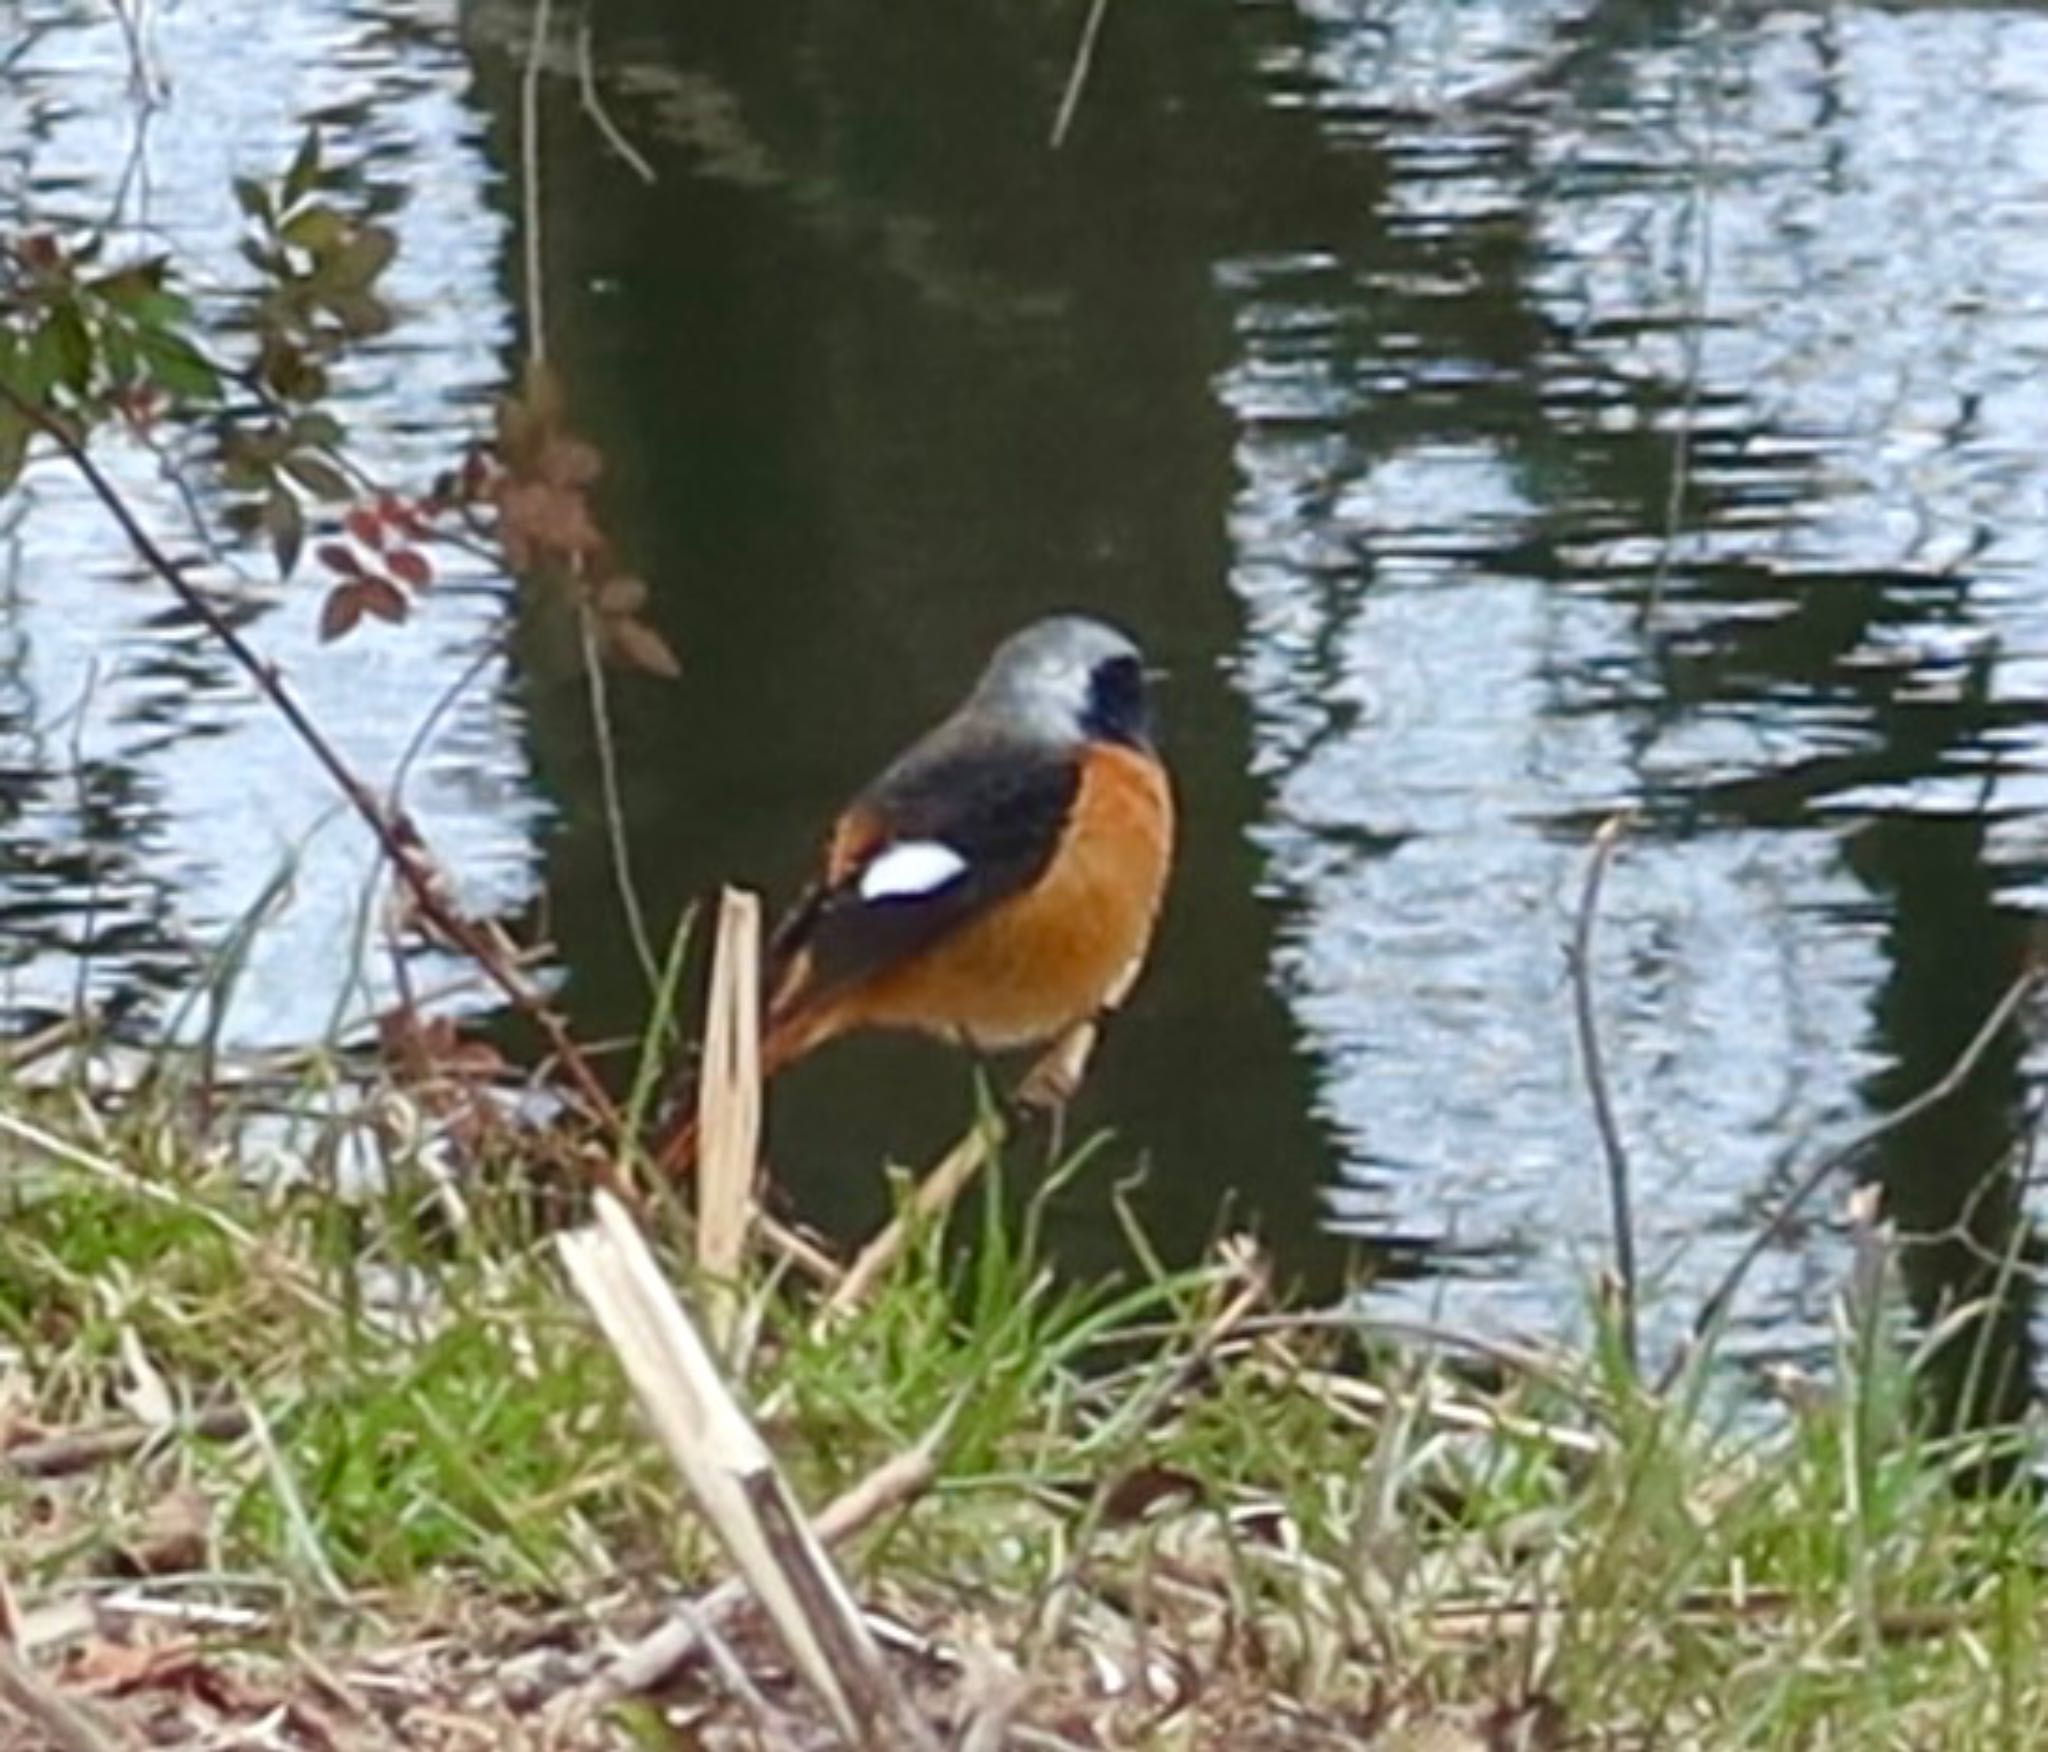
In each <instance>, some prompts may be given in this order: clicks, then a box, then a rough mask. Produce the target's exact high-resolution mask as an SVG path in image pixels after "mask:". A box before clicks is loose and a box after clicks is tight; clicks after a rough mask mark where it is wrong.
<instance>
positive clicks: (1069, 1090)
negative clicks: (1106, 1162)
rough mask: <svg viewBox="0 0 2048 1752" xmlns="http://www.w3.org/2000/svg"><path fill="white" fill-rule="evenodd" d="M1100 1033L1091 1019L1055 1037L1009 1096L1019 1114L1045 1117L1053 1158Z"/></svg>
mask: <svg viewBox="0 0 2048 1752" xmlns="http://www.w3.org/2000/svg"><path fill="white" fill-rule="evenodd" d="M1100 1033H1101V1029H1100V1027H1099V1026H1098V1024H1097V1021H1096V1019H1095V1018H1093V1017H1090V1018H1088V1019H1087V1020H1085V1021H1081V1022H1076V1023H1073V1024H1072V1025H1071V1026H1070V1027H1068V1028H1067V1029H1066V1030H1065V1031H1064V1032H1062V1033H1060V1034H1059V1035H1057V1036H1055V1037H1054V1039H1053V1043H1052V1045H1051V1046H1049V1047H1047V1048H1046V1050H1045V1052H1044V1054H1043V1055H1042V1056H1041V1057H1040V1058H1039V1060H1038V1062H1037V1063H1036V1064H1034V1065H1033V1066H1032V1067H1031V1069H1030V1070H1029V1071H1027V1072H1025V1074H1024V1080H1023V1081H1022V1082H1020V1083H1019V1084H1018V1085H1017V1088H1016V1091H1015V1092H1014V1093H1013V1094H1012V1095H1011V1097H1010V1100H1011V1104H1012V1105H1013V1106H1015V1107H1016V1108H1018V1109H1019V1110H1020V1111H1022V1112H1026V1113H1043V1114H1045V1115H1047V1116H1048V1117H1047V1123H1048V1126H1049V1130H1050V1140H1049V1148H1050V1153H1051V1154H1052V1156H1054V1157H1055V1158H1057V1157H1058V1156H1059V1154H1060V1153H1061V1151H1062V1150H1063V1149H1064V1148H1065V1144H1066V1128H1067V1104H1068V1103H1069V1102H1071V1101H1072V1100H1073V1099H1074V1097H1075V1096H1076V1095H1078V1094H1079V1093H1080V1091H1081V1083H1082V1080H1083V1079H1084V1078H1085V1077H1086V1076H1087V1074H1088V1061H1089V1060H1090V1059H1091V1058H1092V1057H1093V1056H1094V1053H1095V1043H1096V1040H1097V1038H1098V1037H1099V1035H1100Z"/></svg>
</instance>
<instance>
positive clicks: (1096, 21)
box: [1051, 0, 1109, 152]
mask: <svg viewBox="0 0 2048 1752" xmlns="http://www.w3.org/2000/svg"><path fill="white" fill-rule="evenodd" d="M1108 11H1109V0H1092V4H1091V5H1090V6H1089V8H1088V19H1087V22H1086V23H1084V24H1083V25H1082V26H1081V40H1080V42H1079V43H1077V44H1076V45H1075V47H1074V64H1073V66H1072V67H1071V68H1069V69H1068V71H1067V88H1066V90H1065V91H1063V92H1061V93H1060V110H1059V114H1058V115H1056V116H1054V117H1053V122H1052V140H1051V146H1052V149H1053V150H1054V151H1055V152H1057V151H1058V150H1059V149H1060V148H1061V147H1062V146H1064V145H1065V144H1066V141H1067V130H1068V129H1069V128H1071V127H1072V126H1073V125H1074V112H1075V111H1076V110H1078V109H1079V108H1080V107H1081V92H1082V90H1083V89H1084V88H1085V87H1086V85H1087V84H1088V72H1089V69H1090V68H1092V67H1093V66H1094V65H1095V39H1096V38H1097V37H1098V36H1100V35H1101V34H1102V20H1103V17H1104V15H1105V14H1106V13H1107V12H1108Z"/></svg>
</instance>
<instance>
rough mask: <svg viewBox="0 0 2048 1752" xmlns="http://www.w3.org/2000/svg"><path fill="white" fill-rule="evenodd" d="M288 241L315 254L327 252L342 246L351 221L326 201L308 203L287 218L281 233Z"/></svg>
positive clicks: (347, 236)
mask: <svg viewBox="0 0 2048 1752" xmlns="http://www.w3.org/2000/svg"><path fill="white" fill-rule="evenodd" d="M278 235H279V236H280V237H282V238H283V239H284V240H285V242H286V243H289V244H292V245H293V246H295V247H296V248H299V249H303V250H307V251H310V252H311V253H312V254H313V255H315V256H326V255H328V254H331V253H332V252H334V251H336V250H339V249H341V248H342V246H343V245H344V244H346V243H347V242H348V240H349V223H348V221H347V220H346V219H344V218H343V217H342V216H341V215H340V214H339V213H337V212H336V211H335V210H334V209H333V208H332V207H330V206H328V205H327V204H326V203H325V202H321V203H318V204H316V205H314V206H311V207H308V208H307V209H306V210H305V211H304V212H303V213H294V214H293V215H292V216H291V217H290V218H289V219H287V220H286V221H285V222H284V228H283V229H282V230H281V231H280V232H279V233H278Z"/></svg>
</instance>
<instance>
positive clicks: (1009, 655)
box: [967, 614, 1143, 742]
mask: <svg viewBox="0 0 2048 1752" xmlns="http://www.w3.org/2000/svg"><path fill="white" fill-rule="evenodd" d="M1120 659H1121V660H1124V661H1127V662H1132V663H1142V661H1143V657H1142V654H1141V653H1140V652H1139V650H1138V647H1137V646H1136V645H1135V644H1134V643H1133V642H1132V641H1131V640H1130V638H1129V637H1128V636H1126V635H1125V634H1123V633H1121V632H1119V631H1118V630H1117V629H1116V628H1115V627H1113V626H1110V625H1109V624H1108V623H1107V622H1106V621H1099V620H1095V619H1093V618H1091V617H1090V616H1088V615H1085V614H1059V615H1051V616H1049V617H1048V618H1046V619H1045V620H1040V621H1033V622H1032V623H1031V625H1029V626H1028V627H1025V628H1024V629H1023V630H1022V631H1021V632H1016V633H1012V634H1011V635H1010V636H1009V638H1007V639H1005V640H1004V641H1003V642H1002V643H1001V644H1000V645H998V646H997V647H996V651H995V655H994V656H992V657H991V658H990V659H989V660H988V667H987V668H986V669H984V670H983V671H982V673H981V679H980V680H979V681H978V682H976V683H975V686H974V692H973V693H972V694H971V695H970V696H969V697H968V702H967V707H968V710H969V711H971V712H973V713H975V714H976V715H977V716H980V715H984V714H986V715H990V716H993V717H994V718H996V719H998V720H1000V722H1001V723H1002V725H1003V727H1004V728H1005V729H1006V730H1010V731H1014V732H1017V733H1021V734H1024V735H1028V736H1032V737H1035V738H1042V739H1044V740H1046V741H1049V742H1071V741H1073V740H1075V739H1076V738H1077V737H1081V736H1083V735H1085V734H1086V733H1087V730H1086V726H1087V722H1088V718H1089V714H1090V710H1091V702H1092V699H1093V690H1094V685H1095V680H1096V677H1097V675H1098V673H1099V672H1100V671H1101V670H1102V668H1103V666H1104V665H1105V664H1110V663H1114V662H1117V661H1118V660H1120Z"/></svg>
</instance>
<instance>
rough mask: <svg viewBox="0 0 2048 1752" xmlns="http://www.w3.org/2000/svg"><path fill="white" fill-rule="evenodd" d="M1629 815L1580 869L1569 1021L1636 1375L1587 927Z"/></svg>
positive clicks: (1617, 1148) (1617, 820)
mask: <svg viewBox="0 0 2048 1752" xmlns="http://www.w3.org/2000/svg"><path fill="white" fill-rule="evenodd" d="M1629 819H1630V812H1629V811H1628V810H1625V809H1624V810H1621V811H1619V812H1618V813H1616V814H1613V815H1610V816H1609V817H1608V818H1607V819H1606V820H1605V821H1603V822H1602V823H1601V824H1600V830H1599V832H1597V833H1596V834H1594V835H1593V856H1592V858H1591V860H1590V861H1589V862H1588V863H1587V865H1586V882H1585V887H1584V888H1583V889H1582V890H1581V891H1580V894H1579V915H1578V922H1577V924H1576V925H1575V926H1574V927H1573V930H1572V949H1571V976H1572V1016H1573V1019H1574V1021H1575V1023H1576V1025H1577V1028H1578V1036H1579V1063H1580V1065H1581V1066H1582V1067H1583V1069H1584V1071H1585V1076H1586V1094H1587V1095H1588V1097H1589V1098H1590V1099H1591V1101H1592V1103H1593V1124H1594V1126H1595V1127H1596V1128H1597V1129H1598V1131H1599V1133H1600V1153H1601V1155H1602V1156H1603V1157H1604V1158H1605V1160H1606V1163H1607V1206H1608V1214H1609V1219H1610V1220H1611V1222H1612V1223H1613V1226H1614V1274H1615V1277H1616V1278H1617V1280H1618V1281H1619V1283H1620V1286H1621V1354H1622V1355H1623V1357H1625V1358H1626V1359H1627V1361H1628V1367H1629V1372H1630V1373H1631V1374H1634V1373H1635V1370H1636V1362H1637V1359H1636V1230H1635V1215H1634V1212H1633V1211H1632V1210H1631V1208H1630V1197H1629V1188H1630V1180H1629V1162H1628V1148H1627V1146H1626V1145H1625V1144H1624V1143H1623V1142H1622V1138H1621V1125H1620V1122H1619V1121H1617V1120H1616V1118H1615V1116H1614V1097H1613V1095H1612V1093H1611V1092H1610V1091H1609V1089H1608V1087H1607V1065H1606V1061H1605V1059H1603V1058H1602V1056H1601V1052H1600V1026H1599V1022H1598V1020H1597V1019H1596V1017H1595V1016H1594V1012H1593V927H1594V925H1595V924H1596V923H1597V922H1598V920H1599V917H1600V889H1601V885H1602V884H1603V883H1604V882H1605V881H1606V879H1607V866H1608V865H1609V864H1611V863H1612V862H1613V861H1614V853H1615V850H1616V848H1617V847H1618V846H1619V845H1620V844H1621V836H1622V834H1623V833H1624V832H1626V831H1627V829H1628V824H1629Z"/></svg>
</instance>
